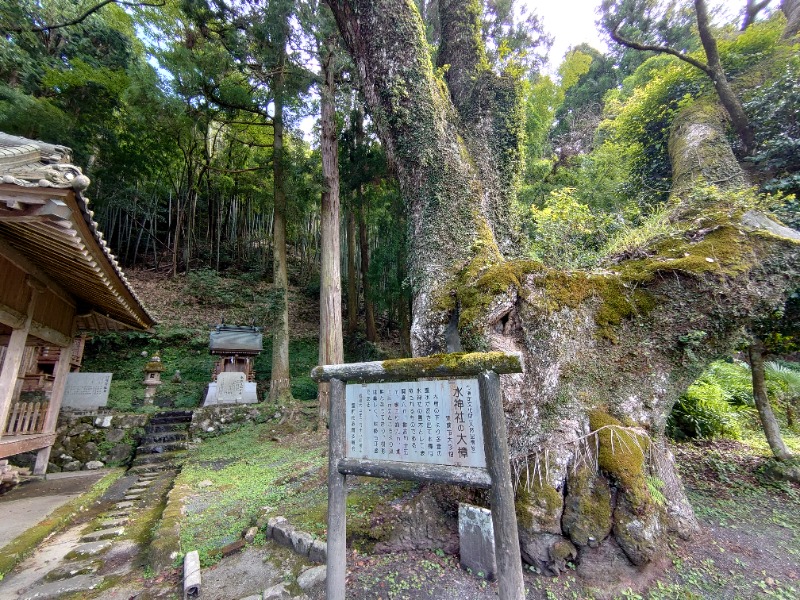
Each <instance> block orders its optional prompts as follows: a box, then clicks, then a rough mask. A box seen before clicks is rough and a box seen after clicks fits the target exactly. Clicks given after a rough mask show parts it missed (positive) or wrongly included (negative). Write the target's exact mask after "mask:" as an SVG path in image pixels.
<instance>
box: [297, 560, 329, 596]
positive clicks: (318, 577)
mask: <svg viewBox="0 0 800 600" xmlns="http://www.w3.org/2000/svg"><path fill="white" fill-rule="evenodd" d="M327 573H328V567H326V566H325V565H319V566H318V567H311V568H310V569H306V570H305V571H303V572H302V573H300V575H298V576H297V585H299V586H300V588H301V589H302V590H303V591H305V592H307V591H308V590H310V589H311V588H313V587H316V586H318V585H321V584H323V583H325V578H326V576H327Z"/></svg>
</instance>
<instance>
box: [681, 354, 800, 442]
mask: <svg viewBox="0 0 800 600" xmlns="http://www.w3.org/2000/svg"><path fill="white" fill-rule="evenodd" d="M766 374H767V394H768V396H769V398H770V401H771V402H772V403H773V404H774V405H775V407H776V408H777V409H778V412H779V413H780V414H787V415H790V414H791V412H792V410H797V408H798V406H797V404H798V402H800V366H798V365H797V363H778V362H769V363H767V365H766ZM754 406H755V403H754V401H753V384H752V380H751V376H750V367H749V366H748V365H747V363H743V362H739V361H732V362H727V361H717V362H714V363H712V364H711V365H710V366H709V368H708V369H707V370H706V371H705V372H704V373H703V374H702V375H701V376H700V377H699V378H698V379H697V381H695V382H694V383H693V384H692V385H691V386H690V387H689V389H688V390H687V391H686V394H684V395H683V396H682V397H681V399H680V400H679V401H678V402H677V403H676V404H675V407H674V408H673V409H672V413H671V414H670V417H669V422H668V431H669V434H670V435H671V436H672V437H673V438H675V439H679V440H680V439H687V438H706V439H714V438H720V437H726V438H733V439H738V438H740V437H742V434H743V431H744V429H745V428H752V427H754V421H753V419H754V410H753V407H754ZM787 409H788V411H789V412H788V413H787Z"/></svg>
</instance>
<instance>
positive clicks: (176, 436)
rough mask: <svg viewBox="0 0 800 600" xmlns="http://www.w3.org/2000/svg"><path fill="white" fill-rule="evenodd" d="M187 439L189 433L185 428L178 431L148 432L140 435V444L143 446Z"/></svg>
mask: <svg viewBox="0 0 800 600" xmlns="http://www.w3.org/2000/svg"><path fill="white" fill-rule="evenodd" d="M188 439H189V434H188V433H186V430H185V429H182V430H180V431H161V432H157V433H148V434H146V435H144V436H143V437H142V440H141V442H140V443H141V444H142V445H143V446H146V445H149V444H159V443H166V442H185V441H187V440H188Z"/></svg>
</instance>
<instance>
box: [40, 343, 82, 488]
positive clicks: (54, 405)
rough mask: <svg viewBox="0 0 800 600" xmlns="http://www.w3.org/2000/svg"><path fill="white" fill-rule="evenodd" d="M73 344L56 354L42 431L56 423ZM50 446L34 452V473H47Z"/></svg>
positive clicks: (53, 429) (54, 426)
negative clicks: (56, 360)
mask: <svg viewBox="0 0 800 600" xmlns="http://www.w3.org/2000/svg"><path fill="white" fill-rule="evenodd" d="M73 348H74V345H72V344H71V345H69V346H64V347H63V348H61V352H60V354H59V355H58V362H57V363H56V368H55V369H54V371H53V375H54V379H53V390H52V392H50V406H49V407H48V409H47V416H46V417H45V419H44V427H43V428H42V433H53V432H54V431H55V430H56V424H57V423H58V413H59V411H60V410H61V401H62V400H63V399H64V390H65V389H66V387H67V375H69V370H70V365H71V363H72V349H73ZM52 448H53V447H52V446H48V447H47V448H42V449H41V450H39V452H38V453H37V454H36V465H35V466H34V467H33V474H34V475H44V474H46V473H47V464H48V463H49V462H50V450H52Z"/></svg>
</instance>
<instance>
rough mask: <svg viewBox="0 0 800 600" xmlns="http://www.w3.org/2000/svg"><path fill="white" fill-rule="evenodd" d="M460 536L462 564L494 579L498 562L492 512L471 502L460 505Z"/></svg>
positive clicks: (486, 577)
mask: <svg viewBox="0 0 800 600" xmlns="http://www.w3.org/2000/svg"><path fill="white" fill-rule="evenodd" d="M458 538H459V551H460V554H461V566H462V567H464V568H465V569H470V570H471V571H472V572H473V573H474V574H476V575H478V576H479V577H484V578H485V579H490V580H491V579H494V577H495V575H496V574H497V562H496V560H495V554H494V526H493V525H492V512H491V511H490V510H489V509H487V508H480V507H478V506H472V505H470V504H459V505H458Z"/></svg>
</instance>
